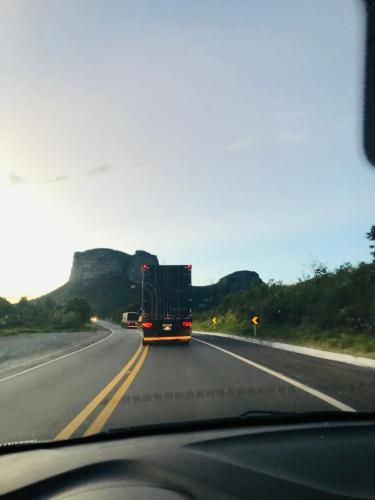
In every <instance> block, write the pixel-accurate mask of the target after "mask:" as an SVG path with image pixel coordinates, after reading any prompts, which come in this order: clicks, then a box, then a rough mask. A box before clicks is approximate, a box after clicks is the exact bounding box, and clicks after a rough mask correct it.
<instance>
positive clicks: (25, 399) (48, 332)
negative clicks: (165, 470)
mask: <svg viewBox="0 0 375 500" xmlns="http://www.w3.org/2000/svg"><path fill="white" fill-rule="evenodd" d="M0 5H1V13H2V14H1V18H2V20H1V22H0V63H1V75H0V109H1V113H0V213H1V225H0V228H1V245H0V252H1V259H0V408H1V411H0V442H7V441H14V440H30V439H31V440H32V439H37V440H42V439H47V440H54V439H71V438H74V437H81V436H89V435H92V434H95V433H97V432H100V431H106V430H109V429H118V428H123V427H132V426H139V425H156V424H165V423H171V424H173V423H175V422H191V421H197V420H205V421H211V420H216V419H220V418H229V417H233V418H235V417H237V416H240V415H242V414H244V413H246V412H292V413H293V412H296V413H304V412H331V411H343V412H344V411H347V412H368V411H374V410H375V262H374V261H375V249H374V245H375V196H374V188H375V168H374V167H373V166H372V165H370V164H369V162H368V161H367V159H366V155H365V152H364V149H363V144H362V141H363V139H362V137H363V121H364V112H363V107H364V106H363V102H364V88H365V86H364V78H365V76H364V75H365V67H364V63H365V45H366V12H365V8H364V4H363V3H362V2H361V1H355V0H353V1H352V0H316V1H308V0H303V1H301V0H285V1H283V2H280V1H279V0H268V1H266V2H259V1H248V0H243V1H242V0H238V1H235V2H222V1H218V0H207V1H205V2H199V1H190V2H171V1H169V0H160V1H158V2H147V1H142V0H140V1H135V2H130V1H123V2H118V1H116V0H107V1H100V0H94V1H88V0H79V1H76V0H64V1H61V2H47V1H41V0H30V1H25V0H0ZM128 186H129V188H128ZM130 186H131V188H130ZM126 311H131V312H129V313H128V314H127V316H124V313H125V312H126ZM136 311H139V315H138V313H137V312H136ZM138 318H139V324H138ZM126 320H130V321H136V322H137V323H136V324H127V322H126Z"/></svg>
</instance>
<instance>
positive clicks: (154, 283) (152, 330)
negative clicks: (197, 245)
mask: <svg viewBox="0 0 375 500" xmlns="http://www.w3.org/2000/svg"><path fill="white" fill-rule="evenodd" d="M191 269H192V266H191V265H190V264H187V265H169V266H165V265H162V266H151V265H148V264H144V265H143V266H142V330H143V340H142V342H143V345H146V344H151V343H156V342H163V341H171V342H172V341H173V342H181V343H185V344H187V343H189V341H190V340H191V332H192V314H191V306H192V292H191Z"/></svg>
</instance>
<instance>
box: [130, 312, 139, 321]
mask: <svg viewBox="0 0 375 500" xmlns="http://www.w3.org/2000/svg"><path fill="white" fill-rule="evenodd" d="M138 318H139V315H138V314H137V313H128V321H138Z"/></svg>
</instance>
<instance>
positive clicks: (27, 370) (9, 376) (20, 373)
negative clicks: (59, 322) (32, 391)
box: [0, 327, 116, 382]
mask: <svg viewBox="0 0 375 500" xmlns="http://www.w3.org/2000/svg"><path fill="white" fill-rule="evenodd" d="M105 328H106V330H109V328H107V327H105ZM115 331H116V330H113V329H112V331H111V333H110V334H109V335H107V336H106V337H104V339H100V340H98V341H97V342H94V343H93V344H90V345H87V346H85V347H81V349H77V351H73V352H68V354H63V355H62V356H59V357H58V358H53V359H50V360H49V361H45V362H44V363H41V364H40V365H35V366H31V367H30V368H26V369H25V370H22V371H20V372H17V373H13V374H12V375H8V377H4V378H0V382H5V381H6V380H10V379H11V378H14V377H18V376H19V375H23V374H25V373H28V372H31V371H33V370H36V369H37V368H41V367H42V366H47V365H50V364H51V363H54V362H55V361H60V359H64V358H69V356H74V354H77V353H79V352H82V351H85V350H86V349H90V347H94V346H96V345H98V344H100V343H101V342H104V341H105V340H108V339H109V338H110V337H112V335H113V334H114V333H115Z"/></svg>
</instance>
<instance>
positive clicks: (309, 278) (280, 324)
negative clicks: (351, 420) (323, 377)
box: [194, 226, 375, 358]
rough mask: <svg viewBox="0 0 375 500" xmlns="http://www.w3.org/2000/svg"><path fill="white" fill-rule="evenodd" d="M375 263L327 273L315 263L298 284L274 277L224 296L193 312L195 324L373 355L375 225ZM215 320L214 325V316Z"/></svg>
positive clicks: (373, 236) (373, 233) (373, 238)
mask: <svg viewBox="0 0 375 500" xmlns="http://www.w3.org/2000/svg"><path fill="white" fill-rule="evenodd" d="M366 237H367V238H368V239H369V240H370V242H371V245H370V248H371V255H372V257H373V258H374V261H373V262H372V263H365V262H361V263H360V264H359V265H357V266H353V265H352V264H350V263H345V264H343V265H341V266H340V267H339V268H337V269H335V270H333V271H329V270H328V269H327V267H326V266H325V265H324V264H322V263H320V262H314V263H313V265H312V268H311V272H310V273H309V274H308V275H306V274H305V275H304V277H303V278H302V279H300V280H299V281H298V282H297V283H295V284H292V285H286V284H283V283H282V282H275V281H270V282H269V283H267V284H265V283H263V284H260V285H257V286H255V287H253V288H251V289H249V290H248V291H245V292H241V293H238V294H234V295H231V296H228V297H226V298H224V299H223V300H222V301H221V302H220V304H219V305H218V306H217V307H215V308H214V309H210V310H206V311H204V312H202V313H200V314H198V315H195V316H194V328H195V329H196V330H199V329H201V330H202V331H215V330H216V331H218V332H228V333H236V334H241V335H247V336H252V335H253V327H252V324H251V322H250V318H251V316H252V315H258V316H259V317H260V322H261V323H260V325H259V326H258V329H257V337H258V338H260V339H267V340H271V339H272V340H276V341H284V342H289V343H293V344H299V345H304V346H311V347H318V348H322V349H328V350H334V351H339V352H345V353H348V354H355V355H366V356H370V357H374V358H375V250H374V249H375V244H374V242H375V226H372V228H371V230H370V231H369V232H368V233H367V235H366ZM213 317H216V318H217V324H216V326H215V327H214V326H213V323H212V318H213Z"/></svg>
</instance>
